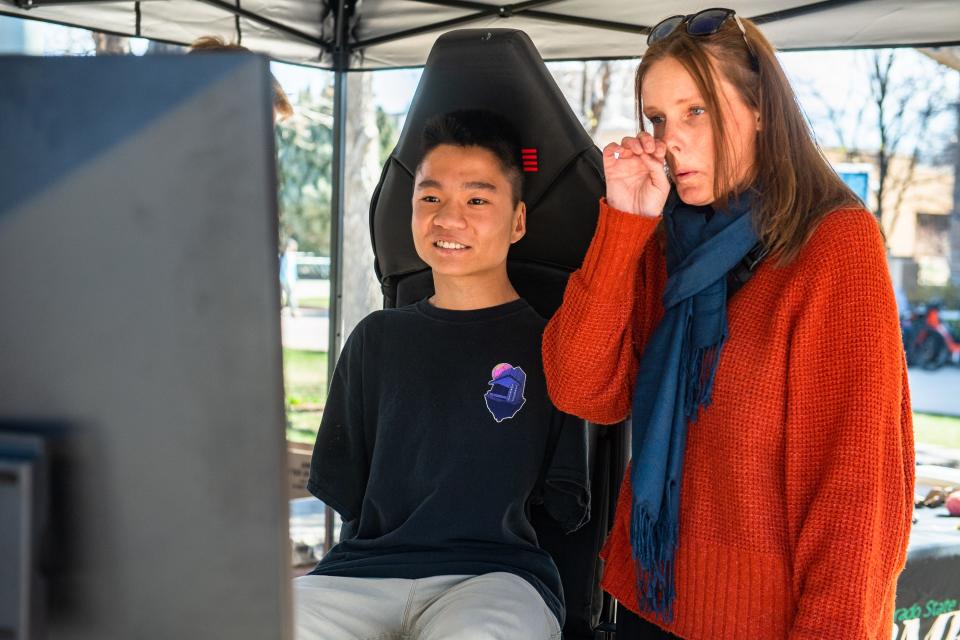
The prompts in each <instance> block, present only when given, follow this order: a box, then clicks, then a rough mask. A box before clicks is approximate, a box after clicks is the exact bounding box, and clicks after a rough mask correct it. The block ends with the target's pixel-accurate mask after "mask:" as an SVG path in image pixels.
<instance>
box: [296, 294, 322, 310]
mask: <svg viewBox="0 0 960 640" xmlns="http://www.w3.org/2000/svg"><path fill="white" fill-rule="evenodd" d="M297 304H298V305H299V306H300V307H303V308H304V309H329V308H330V297H329V296H324V297H322V298H319V297H318V298H300V299H299V300H297Z"/></svg>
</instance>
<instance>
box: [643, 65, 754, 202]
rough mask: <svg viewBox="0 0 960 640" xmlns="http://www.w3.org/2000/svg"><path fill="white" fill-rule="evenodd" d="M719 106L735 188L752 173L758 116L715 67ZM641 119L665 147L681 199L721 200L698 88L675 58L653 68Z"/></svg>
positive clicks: (645, 86) (712, 142)
mask: <svg viewBox="0 0 960 640" xmlns="http://www.w3.org/2000/svg"><path fill="white" fill-rule="evenodd" d="M714 73H715V74H716V77H717V79H718V80H719V85H720V86H719V94H718V95H717V102H718V103H719V104H720V108H721V109H722V111H723V123H724V131H723V137H724V140H723V143H724V144H726V145H727V152H728V153H727V157H728V158H730V160H731V161H732V163H733V164H732V172H733V174H734V175H733V178H734V186H739V185H740V184H742V182H743V181H744V180H745V179H746V178H747V176H749V175H750V174H751V172H752V171H753V163H754V160H755V158H756V140H757V130H758V128H759V113H758V112H757V111H754V110H753V109H751V108H750V107H749V106H748V105H747V103H746V102H744V101H743V99H742V98H741V97H740V94H739V93H738V92H737V90H736V89H735V88H734V86H733V85H732V84H730V83H729V82H728V81H727V79H726V78H724V77H723V74H721V73H720V72H719V71H718V70H717V69H716V67H714ZM640 100H641V104H642V105H643V115H644V116H645V117H646V118H647V119H648V120H650V122H651V123H652V124H653V135H654V137H656V138H658V139H660V140H663V141H664V142H665V143H666V145H667V163H668V165H669V166H670V173H671V175H672V176H673V181H674V183H676V185H677V192H678V193H679V195H680V198H681V199H682V200H683V201H684V202H686V203H687V204H691V205H707V204H712V203H713V202H714V201H716V200H717V198H718V194H715V193H714V175H715V171H716V166H715V164H716V163H715V160H714V158H715V155H714V145H715V144H717V142H716V141H715V140H714V139H713V130H712V129H711V126H710V118H711V117H714V116H713V115H712V114H710V113H708V112H707V110H706V104H705V102H704V99H703V96H702V95H700V91H699V89H697V84H696V83H695V82H694V80H693V77H691V75H690V74H689V73H688V72H687V70H686V69H685V68H684V66H683V65H682V64H680V63H679V62H678V61H677V60H676V59H675V58H664V59H663V60H660V61H659V62H655V63H654V64H653V65H652V66H651V67H650V69H649V70H647V73H646V75H644V77H643V85H642V87H641V93H640Z"/></svg>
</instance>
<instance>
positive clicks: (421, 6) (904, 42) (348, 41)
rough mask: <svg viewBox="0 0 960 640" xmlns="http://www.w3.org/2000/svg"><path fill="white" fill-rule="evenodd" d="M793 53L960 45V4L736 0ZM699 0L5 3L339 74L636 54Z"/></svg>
mask: <svg viewBox="0 0 960 640" xmlns="http://www.w3.org/2000/svg"><path fill="white" fill-rule="evenodd" d="M727 5H728V6H731V7H732V8H734V9H736V10H737V12H738V13H739V14H740V15H742V16H745V17H748V18H751V19H753V20H754V21H756V22H757V23H759V24H762V25H763V29H764V33H765V34H766V35H767V36H768V37H769V38H770V39H771V41H772V42H773V44H774V45H775V46H776V47H777V48H779V49H782V50H797V49H822V48H836V47H845V48H856V47H881V46H882V47H886V46H921V45H922V46H937V45H948V44H956V43H960V2H957V0H913V1H903V0H821V1H819V2H811V1H810V0H786V1H784V0H779V1H778V0H737V1H735V2H729V3H727ZM707 6H712V5H711V4H710V3H704V2H693V1H690V0H681V1H670V2H649V1H646V0H526V1H521V2H515V3H512V4H505V3H504V4H499V3H493V2H490V1H489V0H487V1H486V2H479V1H475V0H143V1H141V2H130V1H109V0H108V1H104V0H0V13H3V14H7V15H14V16H19V17H23V18H32V19H36V20H47V21H51V22H56V23H61V24H67V25H71V26H78V27H85V28H88V29H94V30H97V31H104V32H109V33H115V34H119V35H126V36H141V37H144V38H150V39H153V40H158V41H163V42H171V43H177V44H189V43H190V42H191V41H192V40H193V39H195V38H196V37H197V36H201V35H207V34H220V35H223V36H225V37H227V38H228V39H234V40H236V39H240V40H241V41H242V43H243V44H244V45H245V46H248V47H250V48H251V49H253V50H255V51H260V52H262V53H265V54H267V55H269V56H270V57H272V58H274V59H276V60H283V61H288V62H298V63H303V64H311V65H317V66H320V67H324V68H328V69H332V70H336V69H337V68H338V67H339V66H340V65H338V64H337V62H336V56H335V55H334V54H335V53H336V51H337V50H338V39H337V16H338V15H344V16H345V17H346V20H345V21H344V22H345V26H346V27H347V29H346V33H345V37H344V38H343V39H342V40H341V41H339V42H340V43H341V44H342V47H341V48H342V50H343V51H344V53H347V54H349V55H348V56H347V57H348V59H349V60H348V62H347V65H345V66H348V67H349V68H352V69H382V68H396V67H410V66H419V65H422V64H423V63H424V61H425V60H426V56H427V53H428V52H429V50H430V47H431V45H432V44H433V42H434V40H435V39H436V37H437V35H438V34H440V33H442V32H444V31H449V30H450V29H455V28H492V27H499V28H511V29H520V30H522V31H525V32H526V33H527V34H528V35H529V36H530V37H531V39H532V40H533V42H534V44H536V46H537V48H538V49H539V51H540V53H541V55H542V56H543V58H544V59H546V60H563V59H577V60H580V59H596V58H629V57H637V56H640V55H642V54H643V51H644V49H645V47H646V44H645V42H644V39H645V38H644V36H645V35H646V33H647V31H648V30H649V28H650V27H651V26H652V25H654V24H655V23H656V22H658V21H659V20H660V19H662V18H664V17H666V16H667V15H672V14H678V13H692V12H695V11H697V10H699V9H703V8H705V7H707Z"/></svg>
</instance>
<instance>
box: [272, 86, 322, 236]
mask: <svg viewBox="0 0 960 640" xmlns="http://www.w3.org/2000/svg"><path fill="white" fill-rule="evenodd" d="M295 104H296V109H295V113H294V115H292V116H291V117H290V118H288V119H286V120H284V121H283V122H281V123H280V124H279V125H278V126H277V158H278V161H277V173H278V180H279V198H280V242H281V243H282V242H284V241H285V240H286V239H287V238H290V237H293V238H296V239H297V242H298V243H299V245H300V250H301V251H314V252H317V253H320V254H322V255H330V199H331V184H330V175H331V160H332V140H333V96H332V87H330V86H329V85H328V86H326V87H324V89H323V90H322V91H320V92H319V93H314V92H312V91H307V90H304V91H302V92H301V93H300V95H299V96H298V97H297V100H296V101H295Z"/></svg>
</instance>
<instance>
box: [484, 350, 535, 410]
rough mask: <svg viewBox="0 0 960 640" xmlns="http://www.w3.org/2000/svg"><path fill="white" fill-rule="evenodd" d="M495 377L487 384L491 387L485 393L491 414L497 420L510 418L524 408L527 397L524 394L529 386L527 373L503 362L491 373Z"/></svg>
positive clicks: (485, 399)
mask: <svg viewBox="0 0 960 640" xmlns="http://www.w3.org/2000/svg"><path fill="white" fill-rule="evenodd" d="M490 376H491V378H493V379H492V380H491V381H490V382H488V383H487V384H488V385H490V389H489V390H488V391H487V392H486V393H485V394H483V399H484V401H485V402H486V403H487V409H488V410H489V411H490V415H492V416H493V419H494V420H496V421H497V422H503V421H504V420H508V419H510V418H512V417H514V416H515V415H517V413H519V411H520V409H522V408H523V405H524V403H526V401H527V399H526V398H525V397H524V396H523V391H524V388H525V387H526V386H527V374H526V373H524V371H523V369H521V368H520V367H514V366H513V365H510V364H507V363H506V362H501V363H500V364H498V365H497V366H495V367H494V368H493V373H491V374H490Z"/></svg>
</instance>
